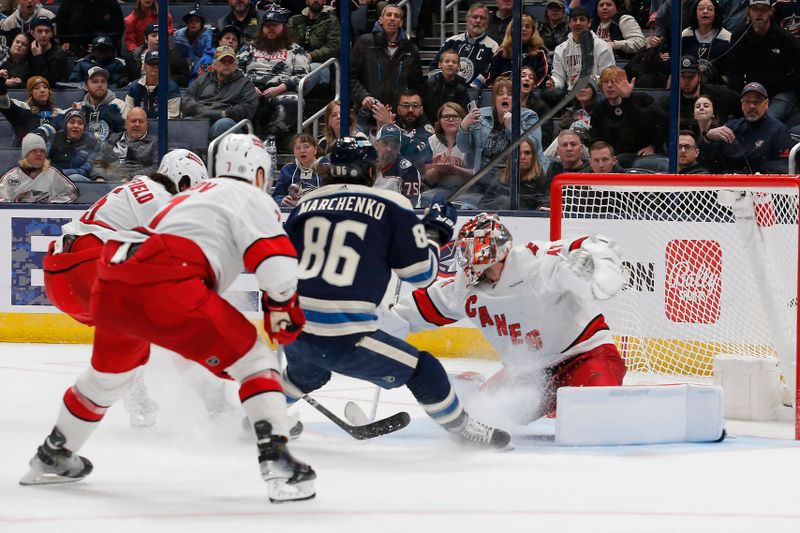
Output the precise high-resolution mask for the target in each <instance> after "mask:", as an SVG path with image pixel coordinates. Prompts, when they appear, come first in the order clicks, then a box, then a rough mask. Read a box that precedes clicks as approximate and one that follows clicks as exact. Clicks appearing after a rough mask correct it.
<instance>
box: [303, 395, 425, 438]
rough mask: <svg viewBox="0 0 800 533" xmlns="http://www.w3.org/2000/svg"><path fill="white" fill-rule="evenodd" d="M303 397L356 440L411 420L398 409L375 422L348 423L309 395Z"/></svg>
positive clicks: (369, 436)
mask: <svg viewBox="0 0 800 533" xmlns="http://www.w3.org/2000/svg"><path fill="white" fill-rule="evenodd" d="M303 399H304V400H305V401H306V402H308V403H309V404H311V406H312V407H313V408H314V409H316V410H317V411H319V412H320V413H322V414H323V415H325V417H326V418H328V420H330V421H331V422H333V423H334V424H336V425H337V426H339V427H340V428H342V429H343V430H344V431H345V432H346V433H347V434H348V435H350V436H351V437H353V438H354V439H358V440H365V439H372V438H374V437H380V436H381V435H386V434H387V433H393V432H395V431H397V430H399V429H403V428H404V427H406V426H407V425H408V424H409V422H411V417H410V416H409V415H408V413H406V412H405V411H400V412H399V413H395V414H393V415H392V416H389V417H386V418H382V419H380V420H376V421H375V422H370V423H367V424H363V425H353V424H348V423H347V422H345V421H344V420H342V419H341V418H339V417H338V416H336V415H335V414H333V413H332V412H331V411H330V410H329V409H328V408H327V407H325V406H324V405H322V404H321V403H319V402H318V401H317V400H315V399H314V398H312V397H311V396H308V395H305V396H303ZM354 405H355V404H354Z"/></svg>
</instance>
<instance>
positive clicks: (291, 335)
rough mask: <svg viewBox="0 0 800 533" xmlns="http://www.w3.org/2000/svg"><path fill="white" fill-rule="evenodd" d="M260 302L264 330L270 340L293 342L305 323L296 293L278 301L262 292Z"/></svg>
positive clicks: (283, 342)
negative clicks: (280, 301)
mask: <svg viewBox="0 0 800 533" xmlns="http://www.w3.org/2000/svg"><path fill="white" fill-rule="evenodd" d="M261 304H262V305H263V308H264V330H265V331H266V332H267V335H269V338H270V340H271V341H273V342H277V343H278V344H291V343H292V342H294V341H295V339H297V337H298V335H300V332H301V331H303V325H304V324H305V323H306V316H305V315H304V314H303V310H302V309H301V308H300V301H299V300H298V298H297V293H294V295H293V296H292V297H291V298H289V300H287V301H286V302H283V303H278V302H276V301H274V300H273V299H272V298H270V297H269V296H267V293H263V295H262V296H261Z"/></svg>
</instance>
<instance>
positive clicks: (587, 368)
mask: <svg viewBox="0 0 800 533" xmlns="http://www.w3.org/2000/svg"><path fill="white" fill-rule="evenodd" d="M455 247H456V262H457V264H458V266H459V267H460V268H459V269H458V271H457V272H456V275H455V277H452V278H446V279H440V280H438V281H437V282H436V283H434V284H433V285H431V286H430V287H428V288H427V289H417V290H416V291H414V292H413V293H411V294H410V295H409V296H407V297H405V298H402V299H401V300H400V301H399V302H398V303H397V305H395V306H394V307H393V308H392V310H393V312H394V313H396V314H397V315H399V316H400V317H402V318H403V319H405V320H406V321H407V322H409V323H410V325H411V327H412V330H418V329H425V328H431V327H436V326H444V325H446V324H451V323H453V322H456V321H457V320H460V319H463V318H467V319H469V320H470V321H471V322H472V323H473V324H474V325H475V326H476V327H478V328H479V329H480V330H481V332H482V333H483V335H484V337H486V339H487V340H488V341H489V342H490V343H491V344H492V346H494V348H495V349H496V350H497V352H498V353H499V354H500V358H501V362H502V364H503V368H502V369H501V370H500V371H499V372H498V373H497V374H495V375H494V376H492V377H491V378H490V379H489V380H488V381H486V382H485V383H483V384H482V387H481V388H482V390H484V391H487V390H488V391H499V390H506V391H508V390H513V389H515V388H516V389H519V388H528V389H536V390H539V389H537V387H538V386H541V389H540V390H541V395H540V398H537V399H535V400H534V401H533V402H532V403H533V404H534V405H526V406H521V407H520V408H519V409H518V410H517V411H516V413H515V415H516V418H517V421H518V422H520V423H528V422H530V421H532V420H534V419H536V418H539V417H541V416H543V415H547V414H549V413H551V412H552V411H553V410H554V409H555V397H556V396H555V394H556V390H557V389H558V388H559V387H563V386H605V385H621V384H622V378H623V377H624V375H625V363H624V361H623V360H622V358H621V357H620V355H619V352H618V351H617V348H616V346H615V345H614V342H613V339H612V337H611V333H610V331H609V328H608V325H607V324H606V321H605V318H604V317H603V314H602V312H601V310H600V306H599V304H598V301H601V300H605V299H608V298H611V297H612V296H614V295H615V294H616V293H617V292H618V291H619V290H620V289H621V288H622V285H623V283H624V277H623V272H622V265H621V260H620V256H619V252H618V248H617V245H616V244H615V243H614V242H612V241H611V240H609V239H607V238H605V237H602V236H600V235H589V236H585V237H580V238H577V239H572V240H563V241H554V242H529V243H527V244H525V245H523V246H512V237H511V234H510V233H509V231H508V229H507V228H506V227H505V226H503V224H502V223H501V222H500V219H499V217H498V216H497V215H494V214H486V213H481V214H479V215H477V216H476V217H474V218H472V219H470V220H469V221H467V222H466V223H464V225H463V226H462V227H461V230H460V231H459V234H458V238H457V239H456V242H455ZM536 400H540V401H536Z"/></svg>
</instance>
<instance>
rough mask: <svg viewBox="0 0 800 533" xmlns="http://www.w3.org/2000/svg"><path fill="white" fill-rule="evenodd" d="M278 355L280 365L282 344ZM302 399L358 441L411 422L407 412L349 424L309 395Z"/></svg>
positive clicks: (388, 431)
mask: <svg viewBox="0 0 800 533" xmlns="http://www.w3.org/2000/svg"><path fill="white" fill-rule="evenodd" d="M276 355H277V356H278V362H279V365H280V364H281V363H282V361H283V346H282V345H280V344H279V345H278V349H277V350H276ZM302 398H303V399H304V400H305V401H306V402H308V403H309V404H310V405H311V407H313V408H314V409H316V410H317V411H319V412H320V413H322V414H323V415H325V417H326V418H327V419H328V420H330V421H331V422H333V423H334V424H336V425H337V426H339V427H340V428H342V429H343V430H344V431H345V432H346V433H347V434H348V435H350V436H351V437H353V438H355V439H358V440H364V439H372V438H374V437H380V436H381V435H386V434H387V433H393V432H395V431H397V430H398V429H403V428H404V427H406V426H407V425H408V424H409V422H411V417H410V416H409V415H408V413H406V412H405V411H400V412H399V413H395V414H393V415H392V416H389V417H386V418H382V419H380V420H376V421H374V422H371V423H366V424H348V423H347V422H345V421H344V420H342V419H341V418H339V417H338V416H336V415H335V414H333V412H332V411H331V410H330V409H328V408H327V407H325V406H324V405H322V404H321V403H319V402H318V401H317V400H315V399H314V398H312V397H311V396H309V395H308V394H306V395H304V396H302Z"/></svg>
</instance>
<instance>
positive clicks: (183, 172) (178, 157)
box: [157, 148, 208, 191]
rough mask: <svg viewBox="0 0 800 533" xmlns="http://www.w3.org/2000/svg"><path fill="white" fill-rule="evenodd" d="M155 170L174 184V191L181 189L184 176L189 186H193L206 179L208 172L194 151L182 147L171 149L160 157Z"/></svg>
mask: <svg viewBox="0 0 800 533" xmlns="http://www.w3.org/2000/svg"><path fill="white" fill-rule="evenodd" d="M157 172H158V173H159V174H164V175H165V176H166V177H168V178H169V179H170V181H172V182H173V183H174V184H175V190H176V191H180V190H181V181H182V180H184V178H187V179H188V181H189V183H188V185H189V187H194V186H195V185H197V184H198V183H199V182H201V181H203V180H207V179H208V172H206V165H205V164H204V163H203V160H202V159H200V157H199V156H198V155H197V154H195V153H194V152H190V151H189V150H184V149H183V148H181V149H178V150H171V151H170V152H168V153H167V154H166V155H165V156H164V157H163V158H161V164H160V165H159V166H158V171H157ZM184 181H185V180H184Z"/></svg>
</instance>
